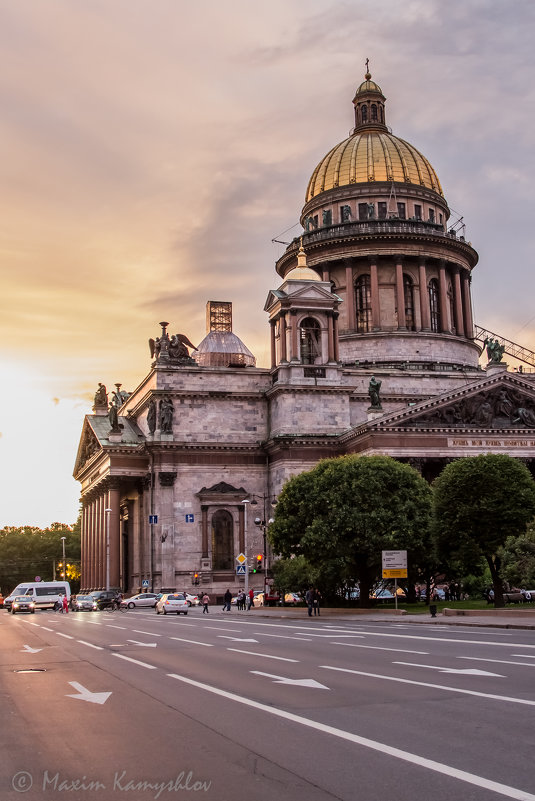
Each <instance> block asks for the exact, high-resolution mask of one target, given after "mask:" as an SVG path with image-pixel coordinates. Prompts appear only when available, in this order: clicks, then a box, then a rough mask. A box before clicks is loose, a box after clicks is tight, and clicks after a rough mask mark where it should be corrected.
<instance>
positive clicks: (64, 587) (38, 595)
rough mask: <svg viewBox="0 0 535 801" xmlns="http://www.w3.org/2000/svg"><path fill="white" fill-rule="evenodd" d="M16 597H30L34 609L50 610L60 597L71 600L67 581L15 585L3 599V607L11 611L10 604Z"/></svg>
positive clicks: (27, 582)
mask: <svg viewBox="0 0 535 801" xmlns="http://www.w3.org/2000/svg"><path fill="white" fill-rule="evenodd" d="M16 595H30V596H31V597H32V598H33V600H34V603H35V608H36V609H47V608H52V607H53V606H54V604H55V603H56V601H58V600H59V598H60V596H63V595H66V596H67V600H68V601H69V600H70V598H71V587H70V584H69V582H68V581H25V582H23V583H22V584H17V586H16V587H15V589H14V590H13V592H12V593H11V594H10V595H9V596H8V597H7V598H5V599H4V607H5V608H6V609H7V610H10V609H11V603H12V601H13V598H14V597H15V596H16Z"/></svg>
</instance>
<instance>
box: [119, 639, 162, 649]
mask: <svg viewBox="0 0 535 801" xmlns="http://www.w3.org/2000/svg"><path fill="white" fill-rule="evenodd" d="M126 642H131V643H133V644H134V645H143V646H145V647H146V648H156V643H155V642H139V640H127V641H126Z"/></svg>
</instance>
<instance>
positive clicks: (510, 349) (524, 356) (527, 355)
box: [474, 325, 535, 367]
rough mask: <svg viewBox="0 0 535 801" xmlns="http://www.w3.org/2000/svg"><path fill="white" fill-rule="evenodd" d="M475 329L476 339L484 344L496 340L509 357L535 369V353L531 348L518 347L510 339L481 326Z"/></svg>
mask: <svg viewBox="0 0 535 801" xmlns="http://www.w3.org/2000/svg"><path fill="white" fill-rule="evenodd" d="M474 329H475V334H474V339H477V340H478V341H480V342H484V341H485V339H496V340H498V342H499V343H500V345H502V346H503V348H504V349H505V353H507V354H509V356H512V357H513V358H515V359H518V361H520V362H524V363H525V364H529V365H530V367H535V352H534V351H532V350H529V348H523V347H522V345H517V344H516V342H511V340H510V339H506V338H505V337H502V336H500V334H495V333H494V332H493V331H489V330H488V329H487V328H481V326H479V325H476V326H474Z"/></svg>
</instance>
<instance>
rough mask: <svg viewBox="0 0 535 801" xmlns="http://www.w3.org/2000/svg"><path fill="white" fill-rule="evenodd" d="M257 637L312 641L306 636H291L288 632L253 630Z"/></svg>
mask: <svg viewBox="0 0 535 801" xmlns="http://www.w3.org/2000/svg"><path fill="white" fill-rule="evenodd" d="M253 634H256V636H257V637H278V638H279V639H282V640H297V642H312V640H309V639H308V638H307V637H292V636H291V635H290V634H267V633H266V632H265V631H254V632H253Z"/></svg>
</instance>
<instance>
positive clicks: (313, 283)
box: [74, 73, 535, 596]
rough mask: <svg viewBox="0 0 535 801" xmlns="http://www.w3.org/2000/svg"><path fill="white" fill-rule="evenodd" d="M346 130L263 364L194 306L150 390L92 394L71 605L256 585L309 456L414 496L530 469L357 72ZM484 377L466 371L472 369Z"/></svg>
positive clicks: (442, 213)
mask: <svg viewBox="0 0 535 801" xmlns="http://www.w3.org/2000/svg"><path fill="white" fill-rule="evenodd" d="M353 106H354V113H355V126H354V129H353V130H352V132H351V134H350V136H349V137H347V138H346V139H344V140H343V141H342V142H340V143H339V144H337V145H336V146H335V147H333V148H332V149H331V150H330V151H329V153H327V154H326V156H325V157H324V158H323V159H322V160H321V161H320V162H319V164H318V165H317V167H316V168H315V169H314V171H313V173H312V177H311V178H310V181H309V183H308V187H307V190H306V196H305V205H304V207H303V209H302V213H301V225H302V227H303V234H302V236H301V237H299V238H298V239H296V240H294V241H293V242H292V243H291V244H290V245H289V246H288V247H287V248H286V251H285V253H284V254H283V256H282V257H281V258H280V259H279V260H278V261H277V264H276V272H277V275H278V279H279V283H278V286H277V288H275V289H273V290H271V291H270V292H269V294H268V298H267V300H266V303H265V307H264V310H265V312H266V317H267V321H268V322H269V336H270V341H271V365H270V367H269V368H259V367H257V366H256V360H255V357H254V355H253V354H252V353H251V352H250V351H249V350H248V348H247V347H246V346H245V345H244V343H243V342H242V341H241V340H240V339H239V338H238V337H237V336H236V335H235V334H234V333H233V331H232V307H231V304H230V303H225V302H217V301H213V302H210V303H209V304H208V306H207V334H206V337H205V338H204V339H203V341H202V342H201V343H200V344H199V345H198V346H197V347H195V346H194V345H193V344H192V343H191V342H189V340H188V339H187V337H185V335H183V334H172V335H171V334H170V333H169V331H168V326H169V324H168V323H167V322H162V323H160V326H161V330H160V331H159V332H158V336H157V337H155V339H154V340H151V341H150V353H151V364H150V370H149V372H148V374H147V376H146V377H145V378H144V379H143V381H142V382H141V383H140V385H139V386H138V387H137V389H136V390H135V391H134V392H133V393H131V394H128V393H126V392H124V391H121V387H120V385H116V391H115V392H113V398H112V399H111V402H110V398H109V394H108V392H107V390H106V388H105V387H104V386H103V385H100V386H99V390H97V393H96V395H95V404H94V407H93V414H92V415H87V416H86V417H85V420H84V423H83V430H82V436H81V441H80V446H79V450H78V454H77V458H76V465H75V470H74V475H75V478H76V479H77V480H78V481H79V482H80V484H81V492H82V507H83V516H82V588H83V589H86V590H91V589H98V588H103V587H104V586H105V585H106V583H108V577H109V584H110V585H111V586H112V587H118V588H120V589H121V590H123V591H125V592H137V591H141V590H142V589H147V588H148V589H150V590H154V591H159V590H160V589H178V590H188V591H193V592H196V591H198V590H199V588H201V589H205V590H207V591H208V592H209V593H211V594H213V595H214V596H218V595H221V594H222V593H223V592H224V591H225V590H226V589H227V587H230V588H231V589H233V590H238V589H239V588H240V587H241V586H243V582H244V579H243V576H242V575H241V574H240V573H237V566H238V565H239V562H238V561H237V557H238V556H239V555H240V554H245V556H246V559H247V562H248V563H249V564H252V563H253V562H255V560H258V564H259V566H260V567H261V569H260V571H259V572H258V573H256V574H253V575H251V576H250V583H252V584H253V586H258V587H263V584H264V581H268V580H269V566H270V561H271V558H272V556H271V554H270V552H269V545H268V542H267V537H266V531H267V528H268V526H269V519H270V516H271V515H272V513H273V508H272V507H273V505H274V504H275V503H276V498H277V495H278V494H279V492H280V491H281V489H282V487H283V485H284V483H285V481H286V480H287V479H288V478H290V477H291V476H293V475H295V474H297V473H299V472H302V471H303V470H307V469H309V468H311V467H313V466H314V465H315V464H316V463H317V461H318V460H319V459H321V458H324V457H332V456H338V455H342V454H348V453H354V454H361V455H370V454H378V453H379V454H387V455H390V456H392V457H394V458H396V459H398V460H401V461H404V462H407V463H409V464H411V465H412V466H414V467H415V468H416V469H418V470H419V471H420V472H421V474H422V475H423V476H424V477H425V478H426V479H428V480H432V479H433V478H434V477H435V476H437V475H438V474H439V473H440V471H441V470H442V468H443V467H444V465H445V464H446V463H447V462H448V461H450V460H451V459H455V458H459V457H462V456H473V455H477V454H479V453H507V454H509V455H511V456H514V457H515V458H519V459H522V460H523V461H524V462H525V463H526V464H527V465H528V466H529V467H530V469H532V471H533V467H534V465H535V383H534V377H533V374H532V373H530V372H528V371H525V370H524V371H522V368H519V369H518V370H517V369H515V370H510V369H509V368H508V365H507V364H506V363H505V361H504V355H505V354H504V350H505V351H507V345H506V344H504V343H507V340H503V341H502V340H499V339H498V338H494V339H493V338H491V337H487V338H486V340H485V342H484V344H485V345H486V351H485V355H484V358H483V359H481V356H482V351H483V346H482V344H481V339H482V336H479V341H480V344H478V341H477V340H476V333H477V332H479V333H480V332H481V329H477V327H476V326H475V324H474V320H473V317H472V303H471V275H472V271H473V270H474V269H475V268H476V266H477V262H478V255H477V253H476V251H475V250H474V248H473V247H472V245H471V243H470V242H467V241H466V240H465V238H464V236H463V235H462V231H463V230H464V229H463V228H460V229H459V228H458V227H457V226H456V225H452V224H451V221H450V210H449V208H448V204H447V202H446V199H445V197H444V194H443V192H442V187H441V184H440V181H439V179H438V177H437V175H436V173H435V171H434V169H433V167H432V166H431V164H430V163H429V161H428V160H427V159H426V158H425V157H424V156H423V155H422V154H421V153H420V152H419V151H418V150H417V149H416V148H415V147H414V146H413V145H411V144H409V143H408V142H406V141H404V140H402V139H400V138H398V137H397V136H394V135H393V134H392V132H391V131H390V129H389V127H388V126H387V122H386V108H385V106H386V102H385V97H384V95H383V93H382V90H381V88H380V87H379V86H378V84H377V83H375V82H374V81H372V79H371V75H370V74H369V73H367V74H366V75H365V79H364V81H363V82H362V83H361V84H360V86H359V87H358V89H357V91H356V93H355V97H354V99H353ZM480 362H481V363H480Z"/></svg>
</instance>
